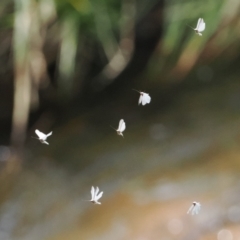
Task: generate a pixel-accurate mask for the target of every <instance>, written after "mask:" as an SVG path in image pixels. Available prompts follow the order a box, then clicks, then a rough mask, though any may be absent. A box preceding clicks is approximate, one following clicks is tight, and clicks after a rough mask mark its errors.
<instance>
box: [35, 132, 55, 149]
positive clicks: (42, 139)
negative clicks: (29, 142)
mask: <svg viewBox="0 0 240 240" xmlns="http://www.w3.org/2000/svg"><path fill="white" fill-rule="evenodd" d="M35 133H36V134H37V136H38V138H37V139H38V140H39V141H40V142H41V143H45V144H47V145H49V143H48V142H47V141H46V140H47V138H48V137H49V136H51V135H52V132H50V133H48V134H44V133H42V132H40V131H39V130H37V129H36V130H35Z"/></svg>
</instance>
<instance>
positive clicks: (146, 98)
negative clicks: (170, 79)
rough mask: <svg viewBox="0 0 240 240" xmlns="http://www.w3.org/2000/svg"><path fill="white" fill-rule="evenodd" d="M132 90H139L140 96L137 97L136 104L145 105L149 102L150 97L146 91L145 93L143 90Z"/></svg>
mask: <svg viewBox="0 0 240 240" xmlns="http://www.w3.org/2000/svg"><path fill="white" fill-rule="evenodd" d="M133 91H136V92H139V93H140V97H139V100H138V105H139V104H142V105H143V106H144V105H146V104H147V103H150V102H151V97H150V96H149V94H148V93H145V92H140V91H138V90H136V89H133Z"/></svg>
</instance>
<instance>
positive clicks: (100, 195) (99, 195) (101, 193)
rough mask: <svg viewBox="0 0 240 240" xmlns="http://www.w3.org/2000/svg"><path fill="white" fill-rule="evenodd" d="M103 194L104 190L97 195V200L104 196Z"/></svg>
mask: <svg viewBox="0 0 240 240" xmlns="http://www.w3.org/2000/svg"><path fill="white" fill-rule="evenodd" d="M102 195H103V192H100V193H99V194H98V196H97V195H96V197H95V200H96V201H97V200H98V199H100V198H101V197H102Z"/></svg>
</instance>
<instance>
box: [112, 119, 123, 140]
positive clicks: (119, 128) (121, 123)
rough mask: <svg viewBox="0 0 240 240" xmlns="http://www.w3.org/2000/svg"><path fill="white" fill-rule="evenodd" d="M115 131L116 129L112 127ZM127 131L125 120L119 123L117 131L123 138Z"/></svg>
mask: <svg viewBox="0 0 240 240" xmlns="http://www.w3.org/2000/svg"><path fill="white" fill-rule="evenodd" d="M112 128H113V129H115V128H114V127H112ZM125 129H126V123H125V122H124V120H123V119H121V120H120V121H119V125H118V129H115V130H116V131H117V134H118V135H120V136H122V137H123V131H124V130H125Z"/></svg>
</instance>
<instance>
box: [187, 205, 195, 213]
mask: <svg viewBox="0 0 240 240" xmlns="http://www.w3.org/2000/svg"><path fill="white" fill-rule="evenodd" d="M193 208H194V205H193V204H192V205H191V207H190V208H189V209H188V211H187V214H189V213H191V211H192V210H193Z"/></svg>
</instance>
